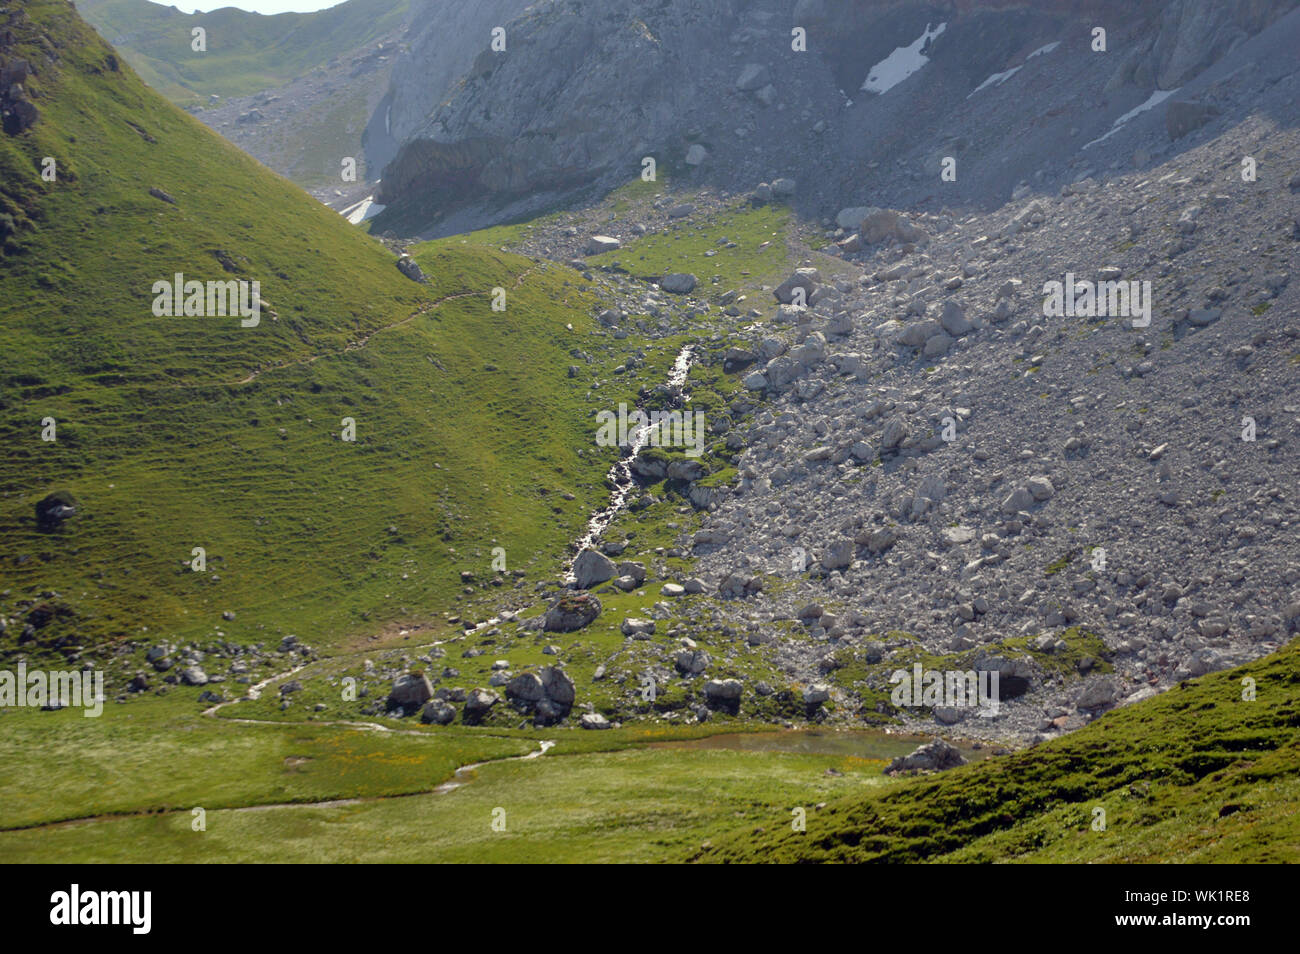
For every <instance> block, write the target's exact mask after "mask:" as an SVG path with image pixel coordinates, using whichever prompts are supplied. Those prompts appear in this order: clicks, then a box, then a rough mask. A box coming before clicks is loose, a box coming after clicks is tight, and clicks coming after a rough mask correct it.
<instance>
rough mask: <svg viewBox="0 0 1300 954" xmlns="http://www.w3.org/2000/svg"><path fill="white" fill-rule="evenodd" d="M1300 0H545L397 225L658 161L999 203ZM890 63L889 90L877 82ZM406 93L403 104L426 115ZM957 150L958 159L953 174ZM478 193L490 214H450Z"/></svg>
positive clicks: (490, 63) (484, 218) (740, 175)
mask: <svg viewBox="0 0 1300 954" xmlns="http://www.w3.org/2000/svg"><path fill="white" fill-rule="evenodd" d="M1293 6H1294V3H1293V2H1291V0H1272V2H1268V3H1259V4H1217V3H1213V2H1209V0H1177V2H1174V3H1168V4H1164V3H1154V2H1152V3H1144V4H1140V5H1138V6H1136V7H1135V6H1134V5H1132V4H1110V3H1105V2H1100V3H1090V4H1087V5H1082V6H1080V5H1078V4H1064V3H1047V4H1035V5H1034V6H1033V8H1032V9H1029V10H1026V9H1025V8H1023V7H1022V6H1018V5H1010V4H1000V3H952V4H945V3H933V4H896V3H849V2H843V0H838V2H837V0H801V2H799V3H796V4H794V5H793V6H792V5H791V4H789V3H785V2H778V0H729V2H720V3H713V4H707V5H701V4H695V3H690V2H687V0H666V2H663V3H656V4H637V3H628V2H617V3H592V2H586V0H555V2H547V3H538V4H536V5H534V6H533V7H532V8H531V9H530V10H529V11H528V13H526V14H525V15H523V16H521V17H519V18H518V19H517V20H515V21H513V22H511V23H510V24H509V25H508V27H507V29H506V35H507V37H508V41H507V44H506V48H505V49H504V50H503V51H499V52H495V51H493V50H491V49H489V48H488V41H489V38H488V36H487V35H486V34H484V35H481V36H480V37H477V38H476V39H477V48H478V49H480V50H481V51H482V52H481V53H480V54H479V56H478V58H477V59H476V60H475V63H474V67H473V69H472V70H471V71H470V72H469V74H468V75H466V77H465V79H464V81H463V84H462V86H461V87H460V88H459V89H457V90H456V91H454V93H453V95H452V96H451V97H450V98H449V100H448V101H447V102H445V103H444V104H442V105H441V106H440V107H438V108H437V109H435V110H434V111H433V113H432V114H431V115H430V116H429V118H428V120H427V121H426V122H425V123H424V125H423V126H422V127H420V128H419V129H416V130H414V131H413V132H411V133H410V136H409V138H408V139H407V140H406V141H405V142H404V144H403V146H402V149H401V151H400V152H399V153H398V155H397V156H396V158H395V159H394V161H393V162H392V163H391V164H390V166H389V168H388V169H387V171H386V172H385V174H384V183H383V186H382V190H381V194H380V201H381V202H384V203H387V204H389V205H390V207H393V208H392V210H391V212H390V214H389V216H388V217H387V219H385V220H384V221H385V222H386V223H396V225H395V227H398V228H399V230H400V228H401V227H403V226H405V227H406V228H408V229H415V230H421V229H431V230H432V231H433V232H435V233H437V234H442V233H445V232H448V231H452V230H458V229H463V228H465V227H467V226H472V225H474V224H486V223H489V222H492V221H499V220H501V218H502V217H503V216H519V215H527V214H530V213H535V212H536V211H537V210H539V209H544V208H547V207H549V206H551V205H554V204H556V203H560V202H563V201H565V200H566V196H567V197H569V198H572V197H573V196H574V195H575V194H577V193H576V192H575V190H579V189H581V188H591V189H593V190H594V191H595V192H596V193H597V194H599V193H600V192H602V191H606V190H608V188H610V187H611V186H612V185H613V184H617V183H621V182H623V181H626V180H627V179H628V178H629V177H631V176H633V175H636V174H639V172H640V171H641V168H642V160H643V158H644V157H645V156H654V157H655V158H656V160H657V162H658V164H659V168H660V169H662V170H663V171H664V172H665V173H666V174H672V175H673V176H674V177H675V181H677V182H679V183H681V184H688V185H692V186H708V187H713V188H726V189H733V190H734V189H738V188H748V187H749V186H751V185H752V184H753V183H755V182H758V181H760V180H770V179H772V178H774V177H780V176H792V177H796V178H799V179H800V180H801V186H802V188H801V189H800V191H799V194H798V197H797V198H796V200H795V202H796V206H797V207H798V208H799V210H800V211H801V212H803V213H804V214H813V215H827V214H833V213H834V212H835V211H836V210H838V209H839V208H841V207H842V206H843V205H844V204H845V203H846V202H852V203H854V204H870V205H881V206H892V207H897V208H902V207H909V208H926V209H938V208H940V207H941V206H943V205H945V204H950V205H956V204H961V205H974V206H979V207H983V208H985V209H989V208H993V207H997V206H999V205H1001V204H1002V203H1003V202H1005V201H1006V200H1007V198H1008V197H1009V196H1010V194H1011V191H1012V189H1013V188H1014V187H1015V186H1016V184H1017V183H1019V182H1020V181H1022V180H1032V181H1033V183H1034V184H1035V185H1036V186H1039V187H1041V188H1045V189H1050V190H1056V189H1059V187H1060V186H1061V185H1062V184H1063V183H1065V182H1068V181H1070V180H1071V179H1073V178H1074V177H1075V175H1076V174H1077V172H1078V171H1079V169H1080V168H1081V166H1084V165H1089V164H1092V165H1095V164H1096V163H1098V162H1099V161H1104V162H1107V163H1109V162H1112V161H1118V160H1115V159H1114V157H1113V156H1107V157H1106V159H1105V160H1099V159H1098V158H1097V156H1096V154H1095V153H1094V154H1091V155H1089V154H1087V153H1086V151H1085V150H1084V148H1083V147H1084V146H1085V145H1086V144H1087V143H1089V142H1090V141H1092V140H1094V139H1096V138H1098V137H1100V136H1102V135H1104V134H1105V133H1106V132H1107V131H1108V129H1109V128H1110V126H1111V123H1112V122H1113V121H1114V120H1115V119H1116V118H1117V117H1119V116H1121V115H1123V114H1124V113H1126V112H1127V111H1129V110H1130V109H1132V108H1134V107H1136V106H1139V105H1140V104H1142V103H1143V102H1144V101H1145V100H1147V99H1148V97H1149V96H1150V95H1151V94H1152V93H1153V92H1154V91H1156V90H1157V89H1159V90H1165V91H1168V90H1173V89H1176V88H1177V87H1179V86H1182V85H1183V84H1186V83H1188V82H1190V81H1191V80H1192V79H1194V78H1195V77H1196V76H1197V75H1198V74H1199V73H1200V72H1201V71H1202V70H1204V69H1205V68H1207V67H1208V66H1209V65H1211V64H1212V63H1214V62H1216V61H1217V60H1219V59H1221V58H1222V57H1223V56H1224V55H1225V54H1226V53H1227V52H1228V51H1229V50H1231V49H1233V48H1234V47H1236V46H1237V45H1239V44H1240V43H1242V42H1243V41H1244V40H1245V39H1246V38H1247V37H1249V36H1251V35H1254V34H1256V33H1258V32H1259V31H1261V30H1263V29H1264V28H1265V27H1267V26H1268V25H1269V24H1270V23H1273V22H1275V21H1276V20H1277V18H1278V17H1279V16H1281V15H1282V14H1283V13H1285V12H1286V11H1287V10H1289V9H1291V8H1292V7H1293ZM1096 27H1101V28H1103V29H1105V31H1106V37H1105V44H1106V45H1105V51H1104V52H1102V51H1097V50H1095V49H1094V45H1095V43H1096V40H1095V38H1094V35H1093V33H1092V31H1093V29H1095V28H1096ZM796 29H798V30H802V31H803V34H802V35H801V36H795V35H792V31H795V30H796ZM927 29H929V30H930V32H929V33H927ZM923 40H924V41H925V42H924V43H923V42H922V41H923ZM922 45H924V47H925V50H924V53H922V52H921V50H920V47H921V46H922ZM795 46H799V47H800V48H799V49H794V48H792V47H795ZM1049 48H1050V49H1049ZM909 50H910V52H909ZM1034 54H1038V55H1034ZM909 57H910V59H909ZM419 59H420V57H419V55H418V51H417V52H416V55H415V56H414V57H413V64H414V66H415V67H418V63H419ZM561 62H562V63H565V64H569V65H568V67H567V68H566V69H564V70H560V71H557V70H555V69H552V68H550V67H551V64H554V63H561ZM909 64H910V65H909ZM873 70H879V71H880V72H881V75H882V76H887V80H885V81H887V82H888V83H889V84H891V85H889V86H888V88H887V89H885V88H884V87H883V86H882V85H881V83H880V82H877V83H875V84H872V83H869V82H868V80H869V79H870V78H871V76H872V75H873V74H872V71H873ZM1008 74H1011V75H1008ZM998 79H1000V80H1001V81H1000V82H999V81H998ZM990 80H993V82H992V83H990V82H989V81H990ZM864 87H866V88H864ZM1031 90H1032V97H1030V96H1028V95H1027V93H1028V91H1031ZM397 92H398V94H399V95H397V96H396V97H395V99H394V103H393V109H394V113H395V114H403V113H407V112H408V111H407V110H405V109H404V105H403V102H402V96H401V95H400V93H401V90H400V89H399V90H397ZM421 106H423V102H422V103H421ZM409 112H412V113H414V114H418V113H419V112H420V111H419V110H414V111H409ZM406 128H407V127H406V124H405V123H403V126H402V129H403V132H404V131H405V129H406ZM945 156H948V157H952V158H953V159H955V160H956V163H957V169H958V172H957V178H956V181H955V182H946V183H943V184H942V186H941V183H940V180H939V172H940V164H941V162H942V160H943V158H944V157H945ZM466 203H469V204H470V205H471V209H472V214H467V215H462V216H459V217H453V218H451V219H445V218H440V217H441V216H445V215H448V214H450V213H451V212H452V211H453V210H455V209H457V208H459V207H463V206H464V205H466ZM399 213H400V214H399Z"/></svg>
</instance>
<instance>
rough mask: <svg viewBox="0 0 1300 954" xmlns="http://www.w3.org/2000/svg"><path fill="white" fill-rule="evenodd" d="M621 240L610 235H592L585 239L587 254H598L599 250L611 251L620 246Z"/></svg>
mask: <svg viewBox="0 0 1300 954" xmlns="http://www.w3.org/2000/svg"><path fill="white" fill-rule="evenodd" d="M622 244H623V243H622V242H620V241H619V240H618V239H616V238H614V237H613V236H611V235H593V236H592V237H591V238H589V239H587V254H588V255H599V254H600V253H601V252H612V251H614V250H615V249H618V248H621V247H622Z"/></svg>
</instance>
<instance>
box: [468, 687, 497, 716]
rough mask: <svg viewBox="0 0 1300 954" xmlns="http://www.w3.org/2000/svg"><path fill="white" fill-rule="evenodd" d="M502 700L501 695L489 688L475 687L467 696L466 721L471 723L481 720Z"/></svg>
mask: <svg viewBox="0 0 1300 954" xmlns="http://www.w3.org/2000/svg"><path fill="white" fill-rule="evenodd" d="M500 701H501V697H500V696H498V695H497V694H496V693H495V692H491V691H489V690H487V689H473V690H471V691H470V693H469V695H468V696H466V697H465V721H466V722H467V723H469V724H471V725H473V724H474V723H476V722H479V721H481V720H482V719H483V717H484V716H486V715H487V714H488V712H490V711H491V709H492V707H493V706H494V705H496V704H497V703H498V702H500Z"/></svg>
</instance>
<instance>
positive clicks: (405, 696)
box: [388, 672, 433, 710]
mask: <svg viewBox="0 0 1300 954" xmlns="http://www.w3.org/2000/svg"><path fill="white" fill-rule="evenodd" d="M432 697H433V683H431V682H429V677H428V676H426V675H425V674H424V673H422V672H407V673H403V674H402V675H400V676H398V677H397V678H396V679H394V680H393V688H392V689H391V690H390V691H389V693H388V705H389V707H390V708H395V707H400V708H402V709H408V710H414V709H415V708H416V707H417V706H422V705H424V704H425V703H426V702H428V701H429V700H430V699H431V698H432Z"/></svg>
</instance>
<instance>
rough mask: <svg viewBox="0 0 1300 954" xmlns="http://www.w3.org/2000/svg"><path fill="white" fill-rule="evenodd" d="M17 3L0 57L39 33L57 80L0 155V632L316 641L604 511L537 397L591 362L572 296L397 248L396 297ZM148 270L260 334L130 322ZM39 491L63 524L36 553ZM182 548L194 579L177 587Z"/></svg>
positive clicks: (232, 161)
mask: <svg viewBox="0 0 1300 954" xmlns="http://www.w3.org/2000/svg"><path fill="white" fill-rule="evenodd" d="M25 9H26V10H27V12H28V14H29V20H30V22H29V23H28V26H26V27H24V28H22V29H21V30H20V31H19V46H18V50H17V52H18V54H19V55H22V54H23V53H26V54H27V55H28V56H29V57H30V58H32V60H33V62H38V63H39V62H43V56H42V55H41V54H40V50H39V48H40V46H41V38H42V37H44V38H45V39H46V41H47V42H51V43H52V44H54V45H55V46H56V47H57V48H58V49H59V53H60V62H59V63H58V65H57V66H56V67H49V68H42V70H41V75H39V76H37V77H34V78H33V79H32V80H31V81H30V82H29V83H28V84H27V85H28V86H29V87H30V89H31V92H32V95H33V97H34V100H35V102H36V103H37V104H38V105H39V107H40V109H41V111H42V116H41V119H40V121H39V122H38V123H37V125H36V126H35V127H33V128H32V129H31V130H29V131H28V132H26V133H24V134H23V135H21V136H18V137H9V136H3V137H0V205H2V208H0V212H3V213H4V214H6V215H9V216H10V217H11V218H12V219H13V220H14V223H15V228H16V229H17V231H16V232H15V234H13V235H11V236H10V237H9V239H8V240H7V241H6V243H5V249H4V255H3V258H0V331H2V332H3V335H4V338H5V342H6V347H5V349H4V351H3V354H0V440H3V442H4V444H5V447H6V453H5V455H4V457H3V458H2V459H0V541H2V542H0V591H7V592H6V593H5V595H4V596H0V613H2V614H5V615H8V616H10V618H12V619H16V620H17V621H18V622H19V624H21V620H22V618H23V615H24V614H25V613H27V611H28V609H27V608H28V607H29V606H30V605H31V603H32V602H34V601H37V600H47V601H50V602H52V603H53V604H54V605H55V606H56V607H57V608H58V609H59V610H60V615H59V616H58V617H56V619H55V620H54V621H53V622H51V623H49V625H47V626H45V627H44V628H43V629H41V630H39V632H38V634H37V635H38V638H39V643H40V644H41V645H43V646H54V645H61V646H64V647H65V648H66V647H67V646H68V645H69V644H77V645H83V646H94V645H96V644H98V643H100V642H103V641H105V640H109V639H116V638H119V637H122V636H140V637H143V638H147V639H152V638H155V635H157V634H164V635H166V636H168V637H170V638H199V637H201V636H203V635H205V634H206V635H211V634H212V633H213V632H214V630H215V627H218V626H220V627H222V631H223V632H224V633H225V634H226V636H227V637H229V638H231V639H234V640H236V641H249V642H251V641H261V640H268V641H270V640H273V639H275V638H278V637H277V634H278V633H281V632H290V631H291V632H296V633H298V634H300V635H303V636H304V637H308V638H311V639H312V640H313V641H315V642H320V641H322V640H325V641H328V640H330V639H334V638H341V637H342V636H343V635H345V634H347V633H350V632H354V631H358V630H361V629H367V628H369V629H372V630H373V629H374V628H375V626H376V625H377V623H378V622H379V621H382V620H384V619H391V618H395V617H402V618H411V617H416V616H426V615H431V614H433V613H434V612H437V613H441V612H442V611H444V610H446V609H447V608H448V604H449V603H451V602H452V601H453V599H454V598H455V597H456V596H457V595H458V594H459V592H460V580H459V570H460V569H462V568H465V569H471V570H474V571H476V572H479V573H482V574H485V575H486V574H488V572H489V566H490V561H491V558H492V557H491V548H492V547H493V546H497V545H500V546H502V547H504V548H506V551H507V561H508V566H509V568H510V569H511V570H515V569H527V568H529V567H530V566H532V565H535V562H536V561H538V560H543V558H545V560H544V565H545V568H546V571H547V572H554V569H555V562H554V558H555V557H557V556H558V555H559V553H560V552H561V550H562V549H563V547H564V545H565V543H566V541H567V540H568V539H569V538H570V537H571V536H573V535H574V534H575V533H576V531H577V530H578V529H579V528H580V527H581V525H582V524H583V522H584V521H585V519H586V516H587V515H588V514H589V513H590V511H591V510H593V509H595V508H596V507H597V506H598V505H599V504H601V503H603V502H604V501H605V500H606V499H607V496H608V494H607V491H606V489H605V488H604V486H603V478H604V473H605V470H606V469H607V467H608V459H609V456H610V454H612V451H609V450H607V449H601V451H600V452H599V453H598V452H597V448H595V446H594V437H593V431H592V430H591V428H590V427H589V426H588V425H587V423H586V421H587V420H588V419H589V418H590V413H591V409H590V407H589V404H590V399H589V398H588V397H587V394H586V391H587V386H588V382H580V381H577V380H570V379H568V378H567V375H566V370H567V367H568V366H569V364H571V363H572V361H573V358H572V357H571V356H570V355H569V353H568V352H569V351H571V350H574V349H576V348H578V347H579V346H581V347H582V348H584V349H586V351H587V353H588V354H590V355H592V358H593V361H594V362H595V364H594V369H593V373H607V371H608V369H609V368H612V367H613V365H614V364H617V363H618V362H617V360H616V356H615V355H614V354H613V353H612V351H610V352H609V354H608V355H607V354H606V352H607V351H609V346H607V345H602V342H603V341H605V340H606V339H593V338H592V337H591V336H590V331H591V329H592V328H593V326H594V322H593V320H592V319H591V318H590V317H589V316H590V314H591V312H592V308H593V307H594V302H593V301H592V300H591V296H590V294H589V293H588V292H587V291H585V290H583V289H582V288H580V287H579V286H581V285H584V284H585V283H583V282H582V280H581V279H580V278H578V277H577V276H576V275H575V274H574V273H573V272H571V271H569V270H567V269H562V268H558V267H554V266H544V265H535V264H534V263H532V262H530V261H528V260H526V259H523V258H520V257H517V256H510V255H505V254H503V253H500V252H499V251H494V250H491V249H488V248H484V247H482V246H478V245H465V246H457V247H447V246H431V247H429V248H427V249H424V250H421V251H419V252H418V253H417V258H418V259H419V260H420V262H421V264H422V265H423V267H424V270H425V272H426V274H427V275H429V277H430V282H429V284H428V285H418V284H416V283H413V282H411V281H409V280H408V279H406V278H405V277H403V276H402V275H401V274H400V273H399V272H398V270H397V269H396V268H395V266H394V261H393V258H392V256H391V254H390V253H388V252H387V251H386V250H385V249H384V248H383V247H382V246H381V245H380V244H379V243H377V242H376V241H375V240H373V239H371V238H369V237H367V236H366V235H364V234H363V233H362V232H361V231H359V230H357V229H354V228H351V227H349V226H348V225H347V224H346V223H345V222H344V221H343V220H342V219H341V218H339V217H338V216H337V215H336V214H334V213H332V212H330V211H329V210H327V209H325V208H323V207H321V206H319V205H318V204H316V203H315V202H313V201H312V200H310V199H309V198H307V197H306V196H304V195H302V194H301V193H300V192H298V191H297V190H296V189H294V188H293V187H292V186H290V185H289V184H288V183H287V182H285V181H284V180H282V179H280V178H278V177H277V176H274V175H273V174H271V173H269V172H267V171H266V170H265V169H264V168H263V167H261V166H260V165H258V164H257V163H256V162H254V161H253V160H252V159H250V158H248V157H247V156H245V155H243V154H242V153H241V152H240V151H239V150H237V149H236V148H234V147H233V146H231V145H229V144H227V143H226V142H224V141H223V140H222V139H220V138H219V137H217V136H216V135H215V134H213V133H211V132H210V131H208V130H207V129H206V128H204V127H203V126H201V125H200V124H199V123H198V122H196V121H195V120H193V119H192V118H190V117H189V116H187V115H186V114H185V113H183V112H182V111H180V110H179V109H177V108H175V107H173V106H170V105H168V104H167V103H165V102H164V101H163V100H162V99H161V98H160V97H159V96H158V95H157V94H155V93H153V92H152V91H150V90H149V89H147V88H146V87H145V86H144V84H143V83H142V82H141V81H140V80H139V78H138V77H137V76H135V75H134V73H132V71H131V70H130V69H129V68H128V67H126V66H124V65H121V64H120V63H115V62H114V59H113V57H112V54H111V51H110V49H109V48H108V47H107V45H106V44H104V43H103V42H102V41H101V40H99V38H98V37H96V36H95V35H94V34H93V32H92V31H91V30H90V29H89V28H88V27H87V26H86V25H85V24H84V23H82V22H81V21H80V20H79V19H78V18H77V15H76V14H75V12H73V10H72V8H71V6H70V5H69V4H67V3H65V2H62V0H38V2H33V3H32V4H30V5H29V6H28V7H26V8H25ZM44 156H52V157H55V158H56V159H57V161H58V169H59V176H58V181H57V182H44V181H42V180H41V178H40V175H39V170H40V167H41V159H42V157H44ZM150 188H159V189H162V190H164V191H166V192H168V193H169V194H170V195H172V196H173V197H174V198H175V200H176V204H175V205H172V204H168V203H166V202H163V201H160V200H159V199H157V198H154V197H152V196H151V195H150V194H149V190H150ZM222 260H225V261H227V262H229V263H230V265H231V266H232V267H233V268H235V269H236V271H235V272H234V273H229V272H227V271H226V270H225V268H223V266H222V264H221V262H222ZM175 272H183V273H184V274H185V275H186V276H187V277H188V278H196V279H200V280H208V279H225V278H240V279H247V280H259V281H260V282H261V283H262V294H263V296H264V298H265V299H267V300H268V301H269V302H270V303H271V305H270V307H271V308H273V309H274V311H275V312H276V313H277V314H278V317H277V316H276V315H272V314H271V313H270V312H268V311H266V310H264V311H263V314H262V319H261V324H260V325H259V326H257V327H255V328H244V327H241V326H240V322H239V320H238V319H236V318H193V317H192V318H156V317H154V316H153V314H152V312H151V304H152V291H151V289H152V284H153V283H154V282H155V281H158V280H166V279H167V278H168V277H169V276H171V275H172V274H173V273H175ZM496 286H501V287H505V288H507V289H508V290H509V296H508V301H507V310H506V311H505V312H493V311H492V310H491V307H490V302H491V290H492V288H493V287H496ZM570 324H571V325H572V330H569V329H568V328H566V325H570ZM606 358H608V360H607V361H606ZM601 369H604V370H603V371H602V370H601ZM620 380H622V379H620ZM638 384H639V382H635V381H631V380H629V381H627V382H626V385H625V386H626V387H627V388H628V389H630V390H631V389H635V387H637V386H638ZM611 398H612V399H613V400H618V399H619V397H618V396H617V395H610V396H609V397H605V398H604V400H605V401H608V400H610V399H611ZM47 416H49V417H53V418H55V419H56V421H57V422H58V423H57V427H58V430H57V436H58V439H57V441H56V442H53V443H47V442H44V441H42V440H41V424H40V422H41V420H42V419H43V418H45V417H47ZM344 417H351V418H354V419H355V421H356V427H357V440H356V442H355V443H344V442H343V441H341V440H340V439H339V437H340V430H341V420H342V419H343V418H344ZM56 490H67V491H69V492H71V493H72V494H73V495H74V496H75V497H76V498H77V499H78V500H79V501H80V503H81V513H80V514H79V515H78V516H77V517H75V518H73V519H72V520H70V521H68V522H67V523H65V524H64V526H63V527H62V529H60V530H59V531H57V532H55V533H41V532H38V530H37V528H36V526H35V520H34V514H33V508H34V505H35V504H36V502H37V501H39V500H40V499H41V498H43V497H44V496H45V495H46V494H49V493H51V492H53V491H56ZM565 493H570V494H572V495H573V497H572V499H564V498H563V495H564V494H565ZM196 546H202V547H204V548H205V549H206V551H207V559H208V566H207V572H206V573H196V572H192V571H191V570H190V568H189V567H188V566H186V565H185V561H188V560H189V559H190V555H191V552H192V548H194V547H196ZM50 594H53V595H50ZM224 610H231V611H235V612H236V613H237V619H236V620H235V621H233V622H229V623H225V624H223V622H222V620H221V612H222V611H224ZM19 629H20V625H19V626H14V627H11V628H10V630H9V633H8V635H7V636H6V637H4V640H3V644H4V645H9V646H12V645H13V641H14V640H15V639H16V638H17V636H18V631H19ZM27 648H28V649H30V648H31V647H30V646H28V647H27Z"/></svg>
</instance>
